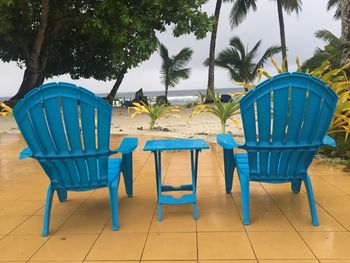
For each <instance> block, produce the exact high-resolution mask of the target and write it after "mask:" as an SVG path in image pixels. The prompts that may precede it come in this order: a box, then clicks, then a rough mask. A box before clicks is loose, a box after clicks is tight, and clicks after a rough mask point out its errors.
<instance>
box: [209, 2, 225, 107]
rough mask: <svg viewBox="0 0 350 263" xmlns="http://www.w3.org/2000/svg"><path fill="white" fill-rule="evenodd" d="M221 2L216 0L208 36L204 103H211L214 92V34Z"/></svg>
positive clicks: (216, 28) (216, 29)
mask: <svg viewBox="0 0 350 263" xmlns="http://www.w3.org/2000/svg"><path fill="white" fill-rule="evenodd" d="M221 4H222V0H216V5H215V13H214V23H213V30H212V32H211V36H210V47H209V62H208V64H209V68H208V88H207V94H206V101H208V102H209V101H210V102H211V101H212V100H213V98H211V97H212V94H215V90H214V66H215V46H216V34H217V31H218V24H219V17H220V9H221Z"/></svg>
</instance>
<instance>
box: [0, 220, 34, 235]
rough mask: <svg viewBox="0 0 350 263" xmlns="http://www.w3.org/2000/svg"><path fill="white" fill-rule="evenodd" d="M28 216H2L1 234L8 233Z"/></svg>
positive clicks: (0, 223)
mask: <svg viewBox="0 0 350 263" xmlns="http://www.w3.org/2000/svg"><path fill="white" fill-rule="evenodd" d="M27 218H28V216H0V235H7V234H8V233H10V232H11V231H13V230H14V229H16V227H18V226H19V225H20V224H21V223H23V222H24V221H25V220H26V219H27Z"/></svg>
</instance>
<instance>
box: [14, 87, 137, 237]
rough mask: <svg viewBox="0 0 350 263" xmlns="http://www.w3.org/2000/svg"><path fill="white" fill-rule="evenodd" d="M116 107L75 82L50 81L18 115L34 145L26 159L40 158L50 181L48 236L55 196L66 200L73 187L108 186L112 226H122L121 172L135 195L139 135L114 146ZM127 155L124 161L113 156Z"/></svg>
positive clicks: (45, 229) (22, 155)
mask: <svg viewBox="0 0 350 263" xmlns="http://www.w3.org/2000/svg"><path fill="white" fill-rule="evenodd" d="M111 109H112V107H111V106H110V105H109V104H108V103H106V102H105V101H104V100H103V99H101V98H99V97H97V96H95V95H94V94H93V93H92V92H90V91H88V90H86V89H84V88H81V87H77V86H75V85H72V84H69V83H49V84H45V85H42V86H40V87H38V88H35V89H34V90H32V91H31V92H29V93H28V94H27V95H26V96H25V97H24V98H23V99H22V100H21V101H19V102H18V104H17V105H16V107H15V109H14V111H13V114H14V116H15V119H16V121H17V124H18V127H19V129H20V131H21V133H22V135H23V137H24V139H25V141H26V142H27V144H28V146H29V148H26V149H24V150H22V152H21V153H20V159H23V158H26V157H31V158H34V159H36V160H37V161H38V162H39V163H40V165H41V167H42V168H43V170H44V171H45V173H46V174H47V176H48V177H49V179H50V184H49V187H48V191H47V198H46V206H45V216H44V227H43V232H42V235H43V236H47V235H48V233H49V224H50V212H51V206H52V199H53V195H54V193H55V192H57V195H58V199H59V200H60V201H61V202H64V201H66V200H67V192H69V191H88V190H93V189H98V188H102V187H108V189H109V195H110V205H111V213H112V228H113V230H118V228H119V226H118V185H119V179H120V171H122V173H123V175H124V182H125V188H126V192H127V194H128V196H129V197H131V196H132V152H133V151H134V150H135V149H136V147H137V139H136V138H125V139H123V141H122V143H121V145H120V147H119V148H118V149H116V150H110V149H109V139H110V123H111ZM116 153H122V159H120V158H109V156H110V155H112V154H116Z"/></svg>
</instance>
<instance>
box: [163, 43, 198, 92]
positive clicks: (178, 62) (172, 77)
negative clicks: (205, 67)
mask: <svg viewBox="0 0 350 263" xmlns="http://www.w3.org/2000/svg"><path fill="white" fill-rule="evenodd" d="M159 54H160V56H161V58H162V66H161V69H160V78H161V80H162V83H163V84H164V86H165V97H166V98H167V97H168V89H169V87H171V88H173V87H175V86H176V85H177V84H178V83H179V82H180V80H181V79H188V78H189V77H190V72H191V69H190V68H186V65H187V64H188V63H189V62H190V60H191V58H192V54H193V50H192V49H190V48H183V49H181V51H180V52H179V53H178V54H177V55H174V56H169V51H168V49H167V48H166V47H165V46H164V45H163V44H161V43H159Z"/></svg>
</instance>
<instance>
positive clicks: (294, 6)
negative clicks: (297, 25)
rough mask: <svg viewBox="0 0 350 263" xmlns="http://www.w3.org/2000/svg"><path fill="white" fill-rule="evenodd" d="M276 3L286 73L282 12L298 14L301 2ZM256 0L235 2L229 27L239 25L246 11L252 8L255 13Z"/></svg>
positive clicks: (283, 0)
mask: <svg viewBox="0 0 350 263" xmlns="http://www.w3.org/2000/svg"><path fill="white" fill-rule="evenodd" d="M275 1H276V3H277V11H278V21H279V27H280V37H281V50H282V59H283V61H284V63H285V66H286V70H287V71H288V61H287V44H286V35H285V28H284V18H283V10H284V11H286V12H287V14H291V13H292V12H295V13H297V14H298V13H299V11H300V10H301V5H302V2H301V0H275ZM256 3H257V0H236V1H235V3H234V5H233V7H232V9H231V14H230V21H231V26H232V27H234V26H237V25H239V24H240V23H241V22H242V21H243V20H244V18H245V17H246V16H247V14H248V11H249V10H250V9H251V8H252V9H253V11H256V9H257V7H256Z"/></svg>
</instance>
